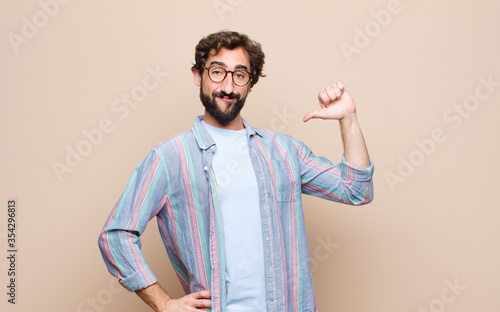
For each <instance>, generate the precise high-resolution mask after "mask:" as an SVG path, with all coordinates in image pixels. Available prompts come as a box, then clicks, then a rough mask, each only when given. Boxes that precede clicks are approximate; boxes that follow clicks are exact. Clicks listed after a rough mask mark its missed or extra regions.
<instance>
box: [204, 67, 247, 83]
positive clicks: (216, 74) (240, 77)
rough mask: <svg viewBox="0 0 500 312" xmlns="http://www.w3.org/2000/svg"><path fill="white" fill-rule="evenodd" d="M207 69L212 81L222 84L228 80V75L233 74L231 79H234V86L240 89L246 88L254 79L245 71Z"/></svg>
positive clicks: (219, 68)
mask: <svg viewBox="0 0 500 312" xmlns="http://www.w3.org/2000/svg"><path fill="white" fill-rule="evenodd" d="M205 69H206V70H207V71H208V77H209V78H210V80H212V81H213V82H215V83H217V82H221V81H223V80H224V79H226V76H227V73H231V74H232V75H231V77H232V78H233V82H234V84H235V85H237V86H239V87H243V86H246V85H247V84H248V83H249V82H250V79H251V78H252V75H250V73H249V72H247V71H246V70H244V69H238V70H235V71H230V70H226V69H225V68H224V67H220V66H211V67H205Z"/></svg>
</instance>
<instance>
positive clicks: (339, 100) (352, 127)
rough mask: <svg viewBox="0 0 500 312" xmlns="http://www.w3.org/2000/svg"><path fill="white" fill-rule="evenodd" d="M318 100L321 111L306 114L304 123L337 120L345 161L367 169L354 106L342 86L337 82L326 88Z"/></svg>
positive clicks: (366, 159) (367, 160)
mask: <svg viewBox="0 0 500 312" xmlns="http://www.w3.org/2000/svg"><path fill="white" fill-rule="evenodd" d="M318 99H319V106H320V107H321V109H320V110H316V111H310V112H309V113H307V114H306V115H305V116H304V121H308V120H309V119H312V118H320V119H335V120H338V121H339V124H340V132H341V134H342V142H343V145H344V156H345V159H346V161H347V162H348V163H350V164H352V165H354V166H355V167H358V168H368V167H369V166H370V157H369V156H368V150H367V149H366V145H365V139H364V138H363V133H362V132H361V128H360V127H359V124H358V118H357V117H356V106H355V105H354V100H353V99H352V97H351V95H350V94H349V93H348V92H347V91H346V90H345V89H344V84H343V83H342V82H340V81H337V83H336V84H334V85H333V86H328V87H326V88H325V89H323V90H321V91H320V92H319V94H318Z"/></svg>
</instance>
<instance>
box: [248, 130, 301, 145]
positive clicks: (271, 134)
mask: <svg viewBox="0 0 500 312" xmlns="http://www.w3.org/2000/svg"><path fill="white" fill-rule="evenodd" d="M254 130H255V132H256V133H257V134H259V136H260V137H261V138H262V139H263V140H269V141H272V142H274V143H276V142H281V143H286V144H292V145H296V144H297V143H301V142H300V141H298V140H296V139H295V138H294V137H293V136H292V135H290V134H286V133H281V132H276V131H273V130H265V129H257V128H254Z"/></svg>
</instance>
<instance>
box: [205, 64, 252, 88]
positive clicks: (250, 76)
mask: <svg viewBox="0 0 500 312" xmlns="http://www.w3.org/2000/svg"><path fill="white" fill-rule="evenodd" d="M214 67H219V68H221V69H223V70H224V71H225V72H226V74H225V75H224V78H222V79H221V80H220V81H214V80H213V79H212V77H210V69H211V68H214ZM205 69H206V70H207V75H208V78H210V80H212V82H215V83H219V82H223V81H224V79H226V77H227V74H228V73H231V80H233V83H234V84H235V85H237V86H238V87H244V86H246V85H247V84H249V83H250V81H251V80H252V77H253V76H252V74H251V73H249V72H248V71H247V70H245V69H237V70H227V69H225V68H224V67H221V66H217V65H215V66H209V67H205ZM235 72H245V73H247V74H248V76H249V78H248V81H247V83H245V84H244V85H239V84H237V83H236V81H234V73H235Z"/></svg>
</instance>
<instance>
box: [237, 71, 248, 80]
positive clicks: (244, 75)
mask: <svg viewBox="0 0 500 312" xmlns="http://www.w3.org/2000/svg"><path fill="white" fill-rule="evenodd" d="M235 76H236V77H237V78H242V79H243V78H245V77H246V74H245V73H244V72H236V73H235Z"/></svg>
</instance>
